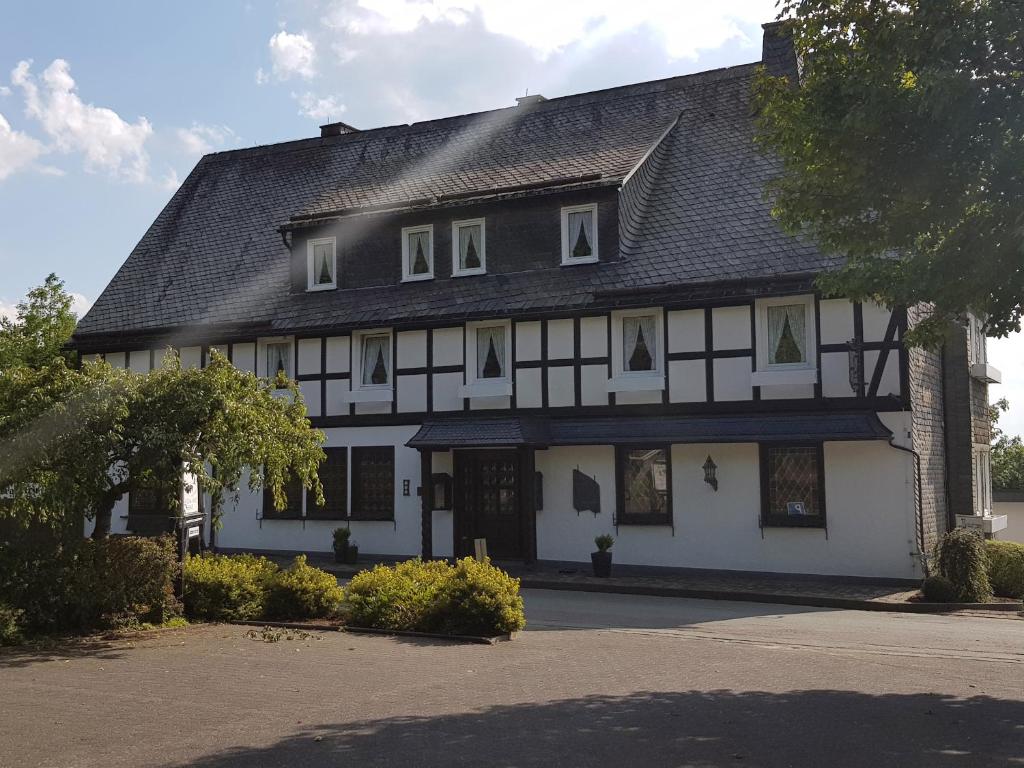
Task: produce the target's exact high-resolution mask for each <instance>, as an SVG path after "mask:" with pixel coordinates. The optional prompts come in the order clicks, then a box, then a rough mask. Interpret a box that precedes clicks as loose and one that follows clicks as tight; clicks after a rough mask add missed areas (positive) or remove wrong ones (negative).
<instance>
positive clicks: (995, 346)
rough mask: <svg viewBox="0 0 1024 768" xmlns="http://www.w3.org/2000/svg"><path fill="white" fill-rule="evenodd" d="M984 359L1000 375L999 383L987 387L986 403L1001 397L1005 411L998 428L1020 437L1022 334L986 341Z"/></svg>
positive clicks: (1023, 427)
mask: <svg viewBox="0 0 1024 768" xmlns="http://www.w3.org/2000/svg"><path fill="white" fill-rule="evenodd" d="M988 360H989V362H990V363H991V364H992V365H994V366H995V367H996V368H998V369H999V371H1000V373H1002V374H1003V383H1002V384H993V385H991V386H990V387H989V391H988V397H989V400H990V401H992V402H995V401H996V400H998V399H999V398H1001V397H1005V398H1006V399H1007V400H1009V402H1010V410H1009V412H1007V413H1005V414H1002V415H1001V416H1000V417H999V426H1000V428H1001V429H1002V430H1003V431H1005V432H1007V433H1009V434H1012V435H1024V334H1021V333H1015V334H1013V335H1012V336H1009V337H1008V338H1005V339H989V340H988Z"/></svg>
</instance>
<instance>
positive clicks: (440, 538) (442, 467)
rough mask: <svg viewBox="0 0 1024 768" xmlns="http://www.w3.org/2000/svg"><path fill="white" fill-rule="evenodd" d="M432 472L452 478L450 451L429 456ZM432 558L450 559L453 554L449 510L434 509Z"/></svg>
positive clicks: (453, 473)
mask: <svg viewBox="0 0 1024 768" xmlns="http://www.w3.org/2000/svg"><path fill="white" fill-rule="evenodd" d="M431 462H432V466H433V471H434V472H445V473H447V474H448V475H450V476H452V477H454V475H455V471H454V460H453V458H452V454H451V452H450V451H445V452H443V453H442V452H440V451H438V452H435V453H433V454H432V455H431ZM431 532H432V534H433V535H432V538H431V541H432V542H433V553H434V557H452V556H453V555H454V554H455V549H454V542H455V524H454V520H453V517H452V511H451V510H450V509H435V510H434V512H433V526H432V527H431Z"/></svg>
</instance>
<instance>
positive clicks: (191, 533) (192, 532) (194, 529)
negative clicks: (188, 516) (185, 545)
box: [185, 525, 199, 539]
mask: <svg viewBox="0 0 1024 768" xmlns="http://www.w3.org/2000/svg"><path fill="white" fill-rule="evenodd" d="M198 537H199V526H198V525H190V526H189V528H188V531H186V532H185V538H187V539H195V538H198Z"/></svg>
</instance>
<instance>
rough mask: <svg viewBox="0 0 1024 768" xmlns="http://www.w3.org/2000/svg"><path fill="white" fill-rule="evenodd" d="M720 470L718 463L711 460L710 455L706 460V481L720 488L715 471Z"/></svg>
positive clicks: (716, 488) (715, 487) (713, 486)
mask: <svg viewBox="0 0 1024 768" xmlns="http://www.w3.org/2000/svg"><path fill="white" fill-rule="evenodd" d="M717 471H718V465H717V464H715V462H713V461H712V460H711V456H710V455H709V456H708V459H707V461H705V462H704V482H705V483H707V484H708V485H710V486H711V487H712V488H714V489H715V490H716V491H717V490H718V478H717V477H716V476H715V473H716V472H717Z"/></svg>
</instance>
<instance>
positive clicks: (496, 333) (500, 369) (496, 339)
mask: <svg viewBox="0 0 1024 768" xmlns="http://www.w3.org/2000/svg"><path fill="white" fill-rule="evenodd" d="M505 364H506V363H505V327H504V326H501V325H494V326H490V327H485V328H477V329H476V377H477V378H478V379H502V378H505V376H506V373H505V371H506V368H505Z"/></svg>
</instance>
